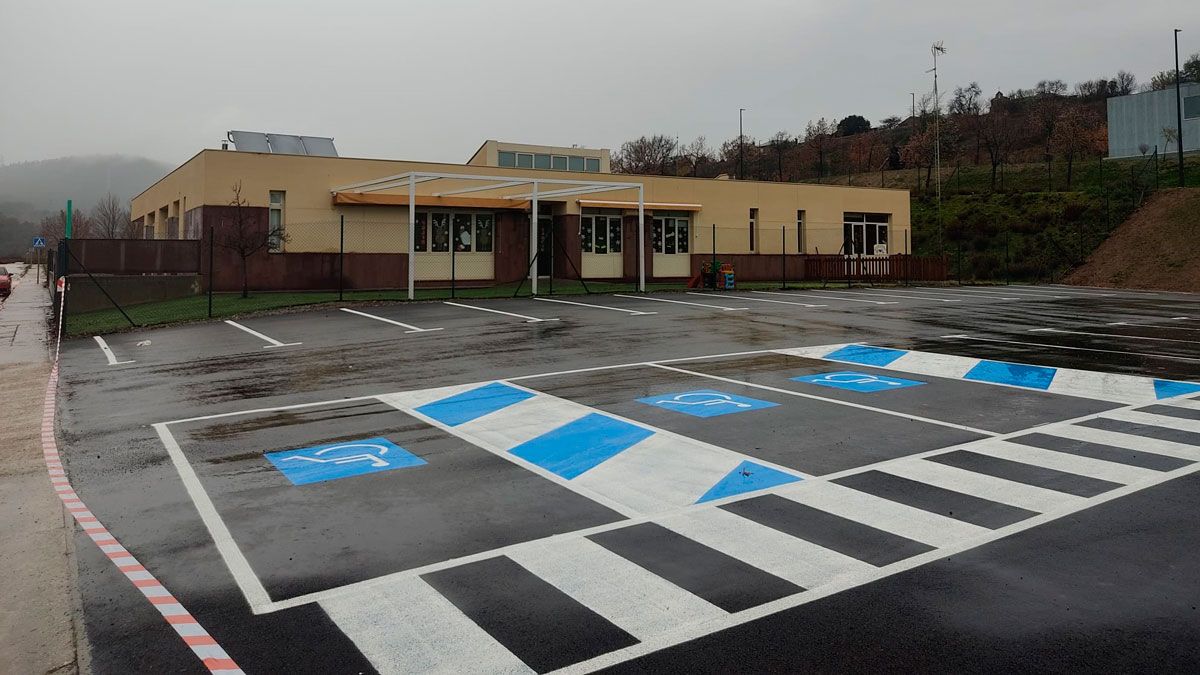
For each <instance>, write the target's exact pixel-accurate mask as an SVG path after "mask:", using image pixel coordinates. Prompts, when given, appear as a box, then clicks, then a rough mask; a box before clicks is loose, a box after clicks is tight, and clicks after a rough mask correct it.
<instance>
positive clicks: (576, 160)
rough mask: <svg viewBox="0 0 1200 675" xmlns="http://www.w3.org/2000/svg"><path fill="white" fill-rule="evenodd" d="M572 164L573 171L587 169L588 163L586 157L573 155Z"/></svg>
mask: <svg viewBox="0 0 1200 675" xmlns="http://www.w3.org/2000/svg"><path fill="white" fill-rule="evenodd" d="M570 165H571V170H572V171H583V170H585V168H586V166H587V163H586V162H585V161H584V159H583V158H582V157H576V156H575V155H571V157H570Z"/></svg>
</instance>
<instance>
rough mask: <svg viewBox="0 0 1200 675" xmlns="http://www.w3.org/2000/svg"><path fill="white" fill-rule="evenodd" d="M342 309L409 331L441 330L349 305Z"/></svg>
mask: <svg viewBox="0 0 1200 675" xmlns="http://www.w3.org/2000/svg"><path fill="white" fill-rule="evenodd" d="M341 310H342V311H343V312H347V313H350V314H357V315H358V316H363V317H366V318H368V319H374V320H376V321H382V322H384V323H390V324H392V325H393V326H400V327H401V328H405V329H407V330H406V331H405V332H408V333H429V332H432V331H435V330H441V328H417V327H416V326H413V325H410V324H407V323H402V322H400V321H396V320H394V319H388V318H386V317H382V316H376V315H375V314H368V313H366V312H360V311H358V310H357V309H350V308H349V307H342V308H341Z"/></svg>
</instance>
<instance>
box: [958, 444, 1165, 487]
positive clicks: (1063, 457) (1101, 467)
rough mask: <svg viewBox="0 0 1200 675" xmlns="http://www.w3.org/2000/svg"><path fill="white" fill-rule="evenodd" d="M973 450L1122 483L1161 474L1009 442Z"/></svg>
mask: <svg viewBox="0 0 1200 675" xmlns="http://www.w3.org/2000/svg"><path fill="white" fill-rule="evenodd" d="M971 452H977V453H979V454H981V455H988V456H990V457H997V458H999V459H1007V460H1009V461H1013V462H1020V463H1022V464H1029V465H1031V466H1040V467H1042V468H1046V469H1054V470H1055V471H1065V472H1066V473H1073V474H1075V475H1078V476H1087V477H1089V478H1098V479H1100V480H1107V481H1112V482H1114V483H1120V484H1122V485H1132V484H1134V483H1137V482H1140V481H1143V480H1150V479H1153V478H1155V477H1157V476H1158V474H1159V472H1158V471H1154V470H1153V469H1143V468H1141V467H1137V466H1129V465H1128V464H1118V463H1116V462H1107V461H1105V460H1102V459H1093V458H1091V457H1083V456H1080V455H1073V454H1070V453H1067V452H1057V451H1055V450H1047V449H1045V448H1038V447H1034V446H1030V445H1020V444H1018V443H1011V442H1008V441H990V442H988V443H977V444H975V445H972V446H971Z"/></svg>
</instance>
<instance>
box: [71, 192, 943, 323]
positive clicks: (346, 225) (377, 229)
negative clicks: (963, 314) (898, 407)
mask: <svg viewBox="0 0 1200 675" xmlns="http://www.w3.org/2000/svg"><path fill="white" fill-rule="evenodd" d="M239 218H240V216H238V215H237V214H236V213H235V214H234V215H233V216H230V217H228V218H224V219H222V220H220V221H214V222H211V223H208V224H207V226H206V227H204V228H203V229H202V230H201V232H200V238H199V239H193V240H82V239H81V240H71V241H68V242H63V243H62V244H61V245H60V247H59V250H58V251H57V253H56V255H55V256H54V257H55V258H56V259H57V264H56V267H55V274H56V276H65V277H66V279H67V281H68V284H69V292H68V294H67V297H68V299H67V304H66V308H65V317H66V318H65V331H66V333H67V334H68V335H78V334H89V333H101V332H110V331H113V330H121V329H126V328H131V327H139V326H148V325H156V324H163V323H171V322H177V321H186V320H197V319H207V318H218V317H227V316H234V315H238V314H243V313H249V312H258V311H263V310H270V309H276V308H282V307H292V306H297V305H307V304H317V303H328V302H338V301H341V302H372V301H389V300H407V299H410V298H411V299H416V300H432V299H460V298H492V297H513V296H529V295H570V294H580V293H608V292H636V291H638V290H640V289H641V288H643V287H644V288H645V289H647V290H663V289H685V288H701V287H707V288H714V289H724V288H746V287H758V288H780V289H786V288H792V287H800V286H802V285H817V286H820V285H826V284H830V283H876V282H879V283H906V282H915V281H940V280H944V279H945V277H946V266H945V264H944V261H943V260H941V259H936V260H931V259H920V258H917V257H915V256H912V255H910V242H909V231H908V228H906V227H898V226H895V225H893V224H892V223H891V222H890V218H889V217H887V216H884V215H881V214H847V216H846V221H845V222H842V223H811V222H805V221H804V220H803V219H802V218H801V219H798V220H797V221H792V222H786V223H785V222H770V221H762V222H749V223H744V224H703V223H698V222H697V219H696V217H695V214H694V213H689V212H656V213H652V214H648V215H647V216H646V218H645V221H644V223H643V224H642V225H641V226H640V227H639V223H638V219H637V216H636V215H633V214H630V213H628V212H626V211H619V210H604V209H594V210H585V211H584V212H583V213H581V214H553V215H552V214H550V213H545V214H542V215H540V216H539V218H538V219H537V222H536V225H535V226H532V227H531V225H530V219H529V217H528V215H527V214H524V213H520V212H514V211H507V212H506V211H496V212H488V211H470V210H446V211H437V210H431V211H428V212H418V213H417V217H416V219H415V224H416V226H415V227H414V228H413V230H412V231H411V232H410V231H409V228H408V227H407V223H406V219H405V220H398V219H395V218H391V219H388V218H350V217H343V218H339V219H338V220H337V221H324V222H307V223H287V225H286V226H280V225H279V224H278V223H273V222H270V221H267V222H261V221H258V220H254V219H253V218H251V217H249V216H247V217H245V218H242V219H240V220H239ZM264 220H265V219H264ZM410 237H411V240H410ZM410 247H411V249H412V250H413V255H412V256H410V255H408V253H407V251H408V250H409V248H410ZM410 261H411V265H410Z"/></svg>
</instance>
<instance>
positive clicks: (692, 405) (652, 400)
mask: <svg viewBox="0 0 1200 675" xmlns="http://www.w3.org/2000/svg"><path fill="white" fill-rule="evenodd" d="M638 401H640V402H642V403H646V404H648V405H652V406H657V407H659V408H665V409H667V410H674V411H675V412H681V413H683V414H685V415H691V416H692V417H719V416H721V415H731V414H733V413H740V412H750V411H751V410H762V409H763V408H774V407H775V406H777V405H779V404H778V403H772V402H771V401H763V400H760V399H756V398H749V397H747V396H738V395H736V394H727V393H725V392H723V391H716V390H713V389H697V390H694V391H684V392H679V393H675V394H662V395H659V396H646V397H644V398H639V399H638Z"/></svg>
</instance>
